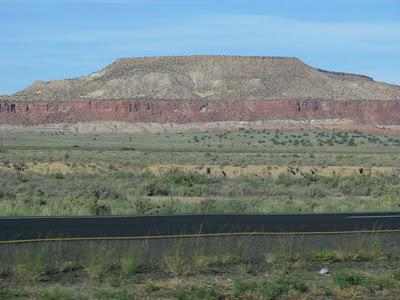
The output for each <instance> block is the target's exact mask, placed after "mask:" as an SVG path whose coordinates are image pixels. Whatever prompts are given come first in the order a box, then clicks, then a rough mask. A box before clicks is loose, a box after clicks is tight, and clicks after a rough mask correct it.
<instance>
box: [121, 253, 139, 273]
mask: <svg viewBox="0 0 400 300" xmlns="http://www.w3.org/2000/svg"><path fill="white" fill-rule="evenodd" d="M141 265H142V261H141V259H140V258H139V256H137V255H134V254H131V255H128V256H124V257H123V258H122V259H121V271H122V273H124V274H125V275H128V276H131V275H134V274H136V273H137V272H138V270H139V268H140V267H141Z"/></svg>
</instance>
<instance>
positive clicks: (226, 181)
mask: <svg viewBox="0 0 400 300" xmlns="http://www.w3.org/2000/svg"><path fill="white" fill-rule="evenodd" d="M208 145H210V146H211V147H210V148H208ZM399 151H400V145H399V138H398V137H394V136H380V135H371V134H364V133H358V132H348V133H347V132H337V131H321V130H316V131H297V132H277V131H273V132H268V131H257V130H238V131H236V132H228V131H224V132H222V133H220V132H210V133H174V134H172V133H164V134H144V133H140V134H139V133H138V134H129V135H128V134H120V135H115V134H105V135H100V134H99V135H77V136H75V135H72V134H71V135H66V134H65V135H64V134H59V133H58V134H55V133H52V134H51V133H37V134H18V135H14V136H4V137H3V149H2V152H1V153H0V175H1V176H0V185H1V187H2V188H1V190H0V200H1V201H0V212H1V214H2V215H99V214H102V215H104V214H113V215H118V214H149V213H151V214H154V213H204V212H249V213H253V212H258V213H279V212H336V211H341V212H343V211H387V210H398V208H399V205H400V201H399V200H398V198H399V195H400V178H399V176H398V175H400V169H399V168H400V157H399V156H398V153H399Z"/></svg>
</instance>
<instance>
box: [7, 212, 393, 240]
mask: <svg viewBox="0 0 400 300" xmlns="http://www.w3.org/2000/svg"><path fill="white" fill-rule="evenodd" d="M360 232H376V233H379V232H399V233H400V212H398V213H396V212H392V213H340V214H282V215H265V214H264V215H262V214H207V215H157V216H110V217H22V218H19V217H1V218H0V243H13V242H35V241H47V240H95V239H111V240H112V239H142V238H171V237H190V236H229V235H244V234H253V235H256V234H260V235H268V234H270V235H276V234H282V235H284V234H342V233H360Z"/></svg>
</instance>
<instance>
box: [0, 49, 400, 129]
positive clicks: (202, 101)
mask: <svg viewBox="0 0 400 300" xmlns="http://www.w3.org/2000/svg"><path fill="white" fill-rule="evenodd" d="M165 99H166V100H165ZM281 99H284V100H281ZM272 120H308V121H311V120H349V121H351V122H352V123H353V124H361V125H368V126H384V125H387V126H392V125H394V126H398V125H400V87H398V86H396V85H390V84H385V83H378V82H375V81H373V80H372V78H370V77H367V76H363V75H356V74H348V73H338V72H328V71H323V70H319V69H315V68H312V67H310V66H307V65H306V64H304V63H303V62H301V61H300V60H298V59H296V58H286V57H227V56H192V57H154V58H137V59H121V60H118V61H116V62H115V63H113V64H111V65H110V66H108V67H106V68H105V69H103V70H102V71H99V72H97V73H93V74H91V75H89V76H87V77H81V78H75V79H67V80H59V81H50V82H42V81H38V82H35V83H34V84H33V85H32V86H30V87H28V88H27V89H25V90H23V91H21V92H18V93H16V94H15V95H12V96H6V97H2V98H0V124H9V125H40V124H49V123H77V122H83V123H84V122H96V121H118V122H127V123H139V122H153V123H159V124H167V123H175V124H185V123H194V122H195V123H206V122H216V121H272Z"/></svg>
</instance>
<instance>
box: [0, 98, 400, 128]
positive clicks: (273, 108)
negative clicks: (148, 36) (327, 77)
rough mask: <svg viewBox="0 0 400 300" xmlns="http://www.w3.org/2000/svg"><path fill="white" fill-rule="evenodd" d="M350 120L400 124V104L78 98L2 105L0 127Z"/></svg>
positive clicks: (358, 122)
mask: <svg viewBox="0 0 400 300" xmlns="http://www.w3.org/2000/svg"><path fill="white" fill-rule="evenodd" d="M331 119H337V120H351V121H352V122H354V124H365V125H400V101H373V100H370V101H336V100H270V101H262V100H258V101H257V100H250V101H240V100H232V101H217V100H214V101H205V100H186V101H183V100H77V101H61V102H55V101H20V102H0V124H10V125H39V124H47V123H77V122H95V121H122V122H128V123H139V122H154V123H160V124H166V123H176V124H184V123H192V122H196V123H198V122H199V123H201V122H216V121H259V120H265V121H272V120H331Z"/></svg>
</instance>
